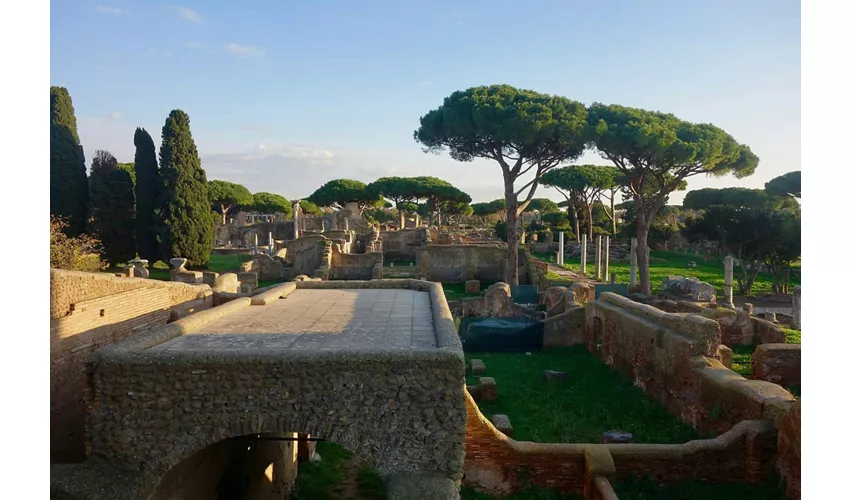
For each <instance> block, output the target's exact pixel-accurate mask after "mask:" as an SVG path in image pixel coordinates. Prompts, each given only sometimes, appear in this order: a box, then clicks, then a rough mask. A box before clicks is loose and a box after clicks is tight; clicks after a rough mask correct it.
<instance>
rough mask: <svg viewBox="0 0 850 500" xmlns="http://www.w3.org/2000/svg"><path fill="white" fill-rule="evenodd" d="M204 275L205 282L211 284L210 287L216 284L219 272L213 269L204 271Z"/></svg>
mask: <svg viewBox="0 0 850 500" xmlns="http://www.w3.org/2000/svg"><path fill="white" fill-rule="evenodd" d="M202 273H203V275H204V278H203V279H204V284H205V285H209V286H210V287H213V286H215V281H216V279H218V273H216V272H213V271H202Z"/></svg>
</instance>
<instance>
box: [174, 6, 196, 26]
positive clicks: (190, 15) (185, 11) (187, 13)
mask: <svg viewBox="0 0 850 500" xmlns="http://www.w3.org/2000/svg"><path fill="white" fill-rule="evenodd" d="M177 15H178V16H180V17H181V18H183V19H185V20H187V21H192V22H193V23H199V22H201V15H200V14H198V13H197V12H195V11H194V10H192V9H189V8H186V7H179V6H178V7H177Z"/></svg>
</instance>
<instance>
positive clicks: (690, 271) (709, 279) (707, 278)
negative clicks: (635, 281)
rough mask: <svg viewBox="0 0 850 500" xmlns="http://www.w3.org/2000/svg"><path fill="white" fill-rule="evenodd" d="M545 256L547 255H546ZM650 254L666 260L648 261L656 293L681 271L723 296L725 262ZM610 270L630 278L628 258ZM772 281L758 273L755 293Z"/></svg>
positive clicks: (568, 264) (573, 264)
mask: <svg viewBox="0 0 850 500" xmlns="http://www.w3.org/2000/svg"><path fill="white" fill-rule="evenodd" d="M535 257H537V258H540V259H541V260H546V262H554V256H552V255H548V256H545V255H542V254H541V255H538V254H535ZM544 257H546V258H545V259H544ZM650 257H651V258H652V259H660V260H663V262H650V264H649V281H650V284H651V285H652V290H653V291H654V292H656V293H657V292H659V291H660V290H661V282H662V280H663V279H664V278H665V277H666V276H671V275H681V276H686V277H693V278H697V279H699V280H700V281H704V282H706V283H710V284H712V285H714V288H715V290H716V291H717V296H718V297H722V296H723V285H724V278H723V263H722V262H718V261H716V260H710V261H709V262H704V261H703V257H702V256H701V255H694V254H684V253H680V252H661V251H653V252H652V253H651V256H650ZM690 261H693V262H696V264H697V267H694V268H691V267H688V262H690ZM564 267H565V268H567V269H569V270H571V271H574V272H579V270H580V269H581V261H580V259H565V260H564ZM608 271H609V273H616V274H617V282H619V283H623V282H628V279H629V263H628V262H609V265H608ZM594 272H595V265H594V263H593V255H588V261H587V275H588V276H593V274H594ZM772 284H773V278H772V276H771V275H770V274H769V273H759V275H758V276H757V277H756V280H755V282H754V283H753V294H754V295H757V294H764V293H772V288H771V286H772ZM799 284H800V279H799V278H794V277H793V276H792V277H791V286H792V287H793V286H794V285H799ZM736 293H737V285H736Z"/></svg>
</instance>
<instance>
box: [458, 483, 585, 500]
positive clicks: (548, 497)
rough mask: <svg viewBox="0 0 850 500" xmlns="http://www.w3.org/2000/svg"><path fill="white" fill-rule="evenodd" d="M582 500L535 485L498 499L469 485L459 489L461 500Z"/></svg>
mask: <svg viewBox="0 0 850 500" xmlns="http://www.w3.org/2000/svg"><path fill="white" fill-rule="evenodd" d="M582 498H584V497H583V496H582V495H576V494H571V493H560V492H557V491H552V490H547V489H544V488H541V487H540V486H536V485H534V486H530V487H527V488H523V489H521V490H520V491H515V492H513V493H509V494H507V495H505V496H499V497H497V496H493V495H488V494H487V493H484V492H481V491H478V490H476V489H475V488H473V487H472V486H469V485H463V486H461V487H460V499H461V500H581V499H582Z"/></svg>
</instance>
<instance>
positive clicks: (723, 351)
mask: <svg viewBox="0 0 850 500" xmlns="http://www.w3.org/2000/svg"><path fill="white" fill-rule="evenodd" d="M717 351H718V352H719V353H720V362H721V363H723V366H725V367H726V368H729V369H730V370H731V369H732V356H733V355H734V352H732V349H731V348H729V347H727V346H725V345H723V344H721V345H720V346H719V347H718V348H717Z"/></svg>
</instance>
